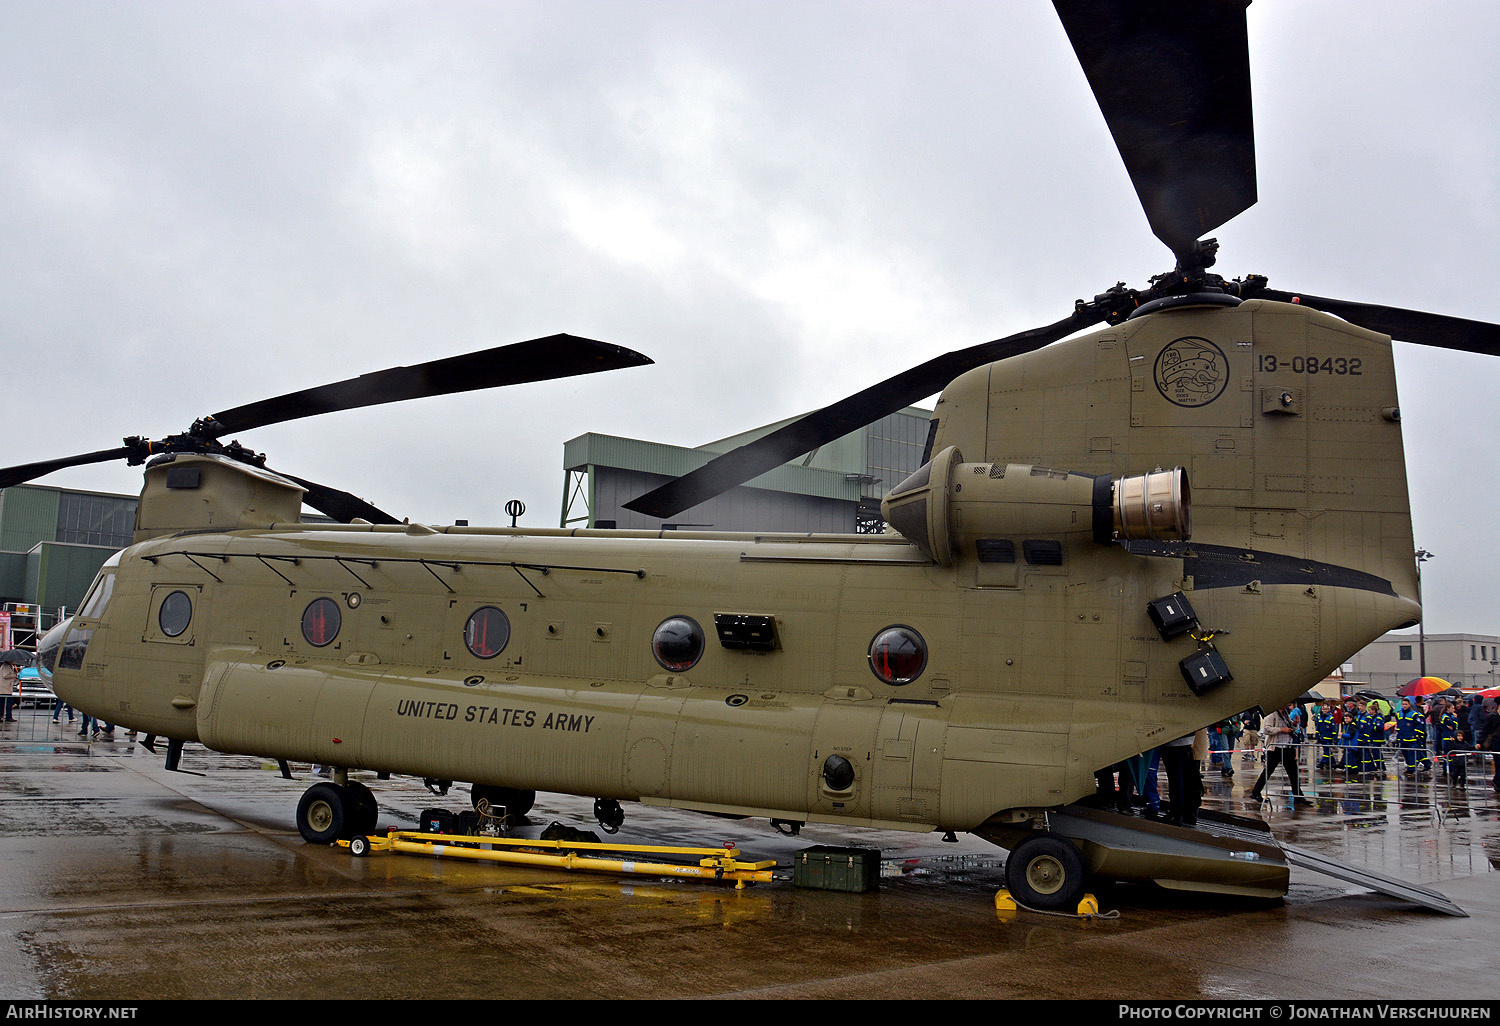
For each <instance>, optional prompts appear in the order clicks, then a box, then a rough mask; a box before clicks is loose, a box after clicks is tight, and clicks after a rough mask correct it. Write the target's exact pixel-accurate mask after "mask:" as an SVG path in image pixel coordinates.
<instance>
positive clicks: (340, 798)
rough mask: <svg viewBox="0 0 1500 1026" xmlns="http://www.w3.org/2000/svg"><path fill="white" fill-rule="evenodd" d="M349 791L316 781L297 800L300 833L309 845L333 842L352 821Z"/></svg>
mask: <svg viewBox="0 0 1500 1026" xmlns="http://www.w3.org/2000/svg"><path fill="white" fill-rule="evenodd" d="M350 804H351V803H350V801H349V794H348V792H347V791H345V790H344V789H343V788H342V787H339V786H338V785H337V784H327V783H324V784H314V785H313V786H312V787H309V788H308V789H307V790H306V791H305V792H304V793H303V795H302V800H301V801H299V802H298V803H297V832H298V833H299V834H301V835H302V839H303V840H304V841H306V842H307V843H308V844H332V843H333V842H334V841H337V840H338V839H339V838H340V837H345V836H347V835H346V834H345V833H344V830H345V826H346V825H347V823H348V820H349V811H350Z"/></svg>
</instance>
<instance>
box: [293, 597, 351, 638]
mask: <svg viewBox="0 0 1500 1026" xmlns="http://www.w3.org/2000/svg"><path fill="white" fill-rule="evenodd" d="M343 622H344V618H343V614H342V613H340V612H339V604H338V603H337V602H335V601H334V600H333V599H331V598H316V599H313V600H312V601H311V602H309V603H308V604H307V608H306V609H304V610H303V611H302V636H303V637H304V638H306V639H307V643H308V644H309V645H312V646H313V647H315V648H322V647H323V646H324V645H327V644H330V643H332V641H333V639H334V638H336V637H338V634H339V627H340V626H341V625H342V624H343Z"/></svg>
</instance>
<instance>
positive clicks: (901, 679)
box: [870, 627, 927, 684]
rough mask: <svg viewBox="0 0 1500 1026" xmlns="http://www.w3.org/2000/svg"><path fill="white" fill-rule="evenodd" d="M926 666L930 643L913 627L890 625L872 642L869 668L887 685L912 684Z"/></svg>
mask: <svg viewBox="0 0 1500 1026" xmlns="http://www.w3.org/2000/svg"><path fill="white" fill-rule="evenodd" d="M926 666H927V642H925V641H923V640H922V635H920V634H918V633H917V632H916V631H914V630H912V629H911V628H910V627H887V628H886V629H885V630H883V631H881V632H880V633H879V634H877V635H875V640H874V641H872V642H870V669H871V670H874V671H875V676H877V677H879V678H880V679H881V680H882V681H884V682H885V683H887V684H910V683H911V682H912V681H914V680H916V679H917V678H918V677H920V676H921V675H922V670H923V669H925V668H926Z"/></svg>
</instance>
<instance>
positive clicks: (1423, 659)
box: [1417, 549, 1432, 677]
mask: <svg viewBox="0 0 1500 1026" xmlns="http://www.w3.org/2000/svg"><path fill="white" fill-rule="evenodd" d="M1431 558H1432V553H1430V552H1428V551H1427V550H1426V549H1418V550H1417V605H1419V606H1420V605H1421V604H1422V564H1423V563H1425V562H1427V561H1428V560H1429V559H1431ZM1426 619H1427V618H1426V617H1425V616H1422V617H1418V619H1417V659H1418V660H1419V661H1418V664H1417V669H1418V671H1419V672H1418V674H1417V676H1419V677H1425V676H1427V624H1426Z"/></svg>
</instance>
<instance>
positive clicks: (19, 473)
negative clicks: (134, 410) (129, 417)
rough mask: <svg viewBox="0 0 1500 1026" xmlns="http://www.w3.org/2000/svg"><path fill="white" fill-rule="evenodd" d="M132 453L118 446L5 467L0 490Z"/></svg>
mask: <svg viewBox="0 0 1500 1026" xmlns="http://www.w3.org/2000/svg"><path fill="white" fill-rule="evenodd" d="M134 451H135V450H134V449H131V448H130V447H128V446H120V447H117V448H114V449H100V450H99V451H98V452H86V453H83V454H81V455H78V456H65V457H63V458H62V459H60V460H43V461H41V462H40V463H25V464H22V465H21V466H18V467H5V468H4V469H0V488H10V487H11V486H13V485H18V484H23V483H24V482H27V481H31V480H33V479H35V478H38V477H45V476H46V475H48V474H50V473H52V472H53V471H54V470H63V469H65V468H67V467H81V466H85V465H87V464H89V463H109V462H111V461H113V460H123V459H125V458H127V457H128V456H130V454H131V453H133V452H134Z"/></svg>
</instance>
